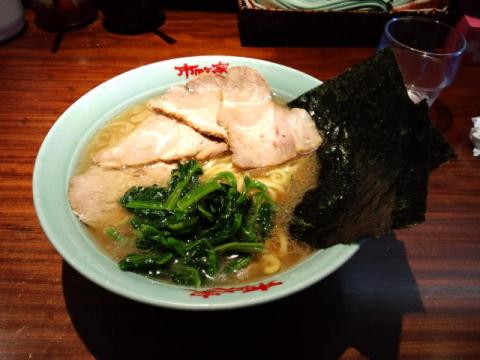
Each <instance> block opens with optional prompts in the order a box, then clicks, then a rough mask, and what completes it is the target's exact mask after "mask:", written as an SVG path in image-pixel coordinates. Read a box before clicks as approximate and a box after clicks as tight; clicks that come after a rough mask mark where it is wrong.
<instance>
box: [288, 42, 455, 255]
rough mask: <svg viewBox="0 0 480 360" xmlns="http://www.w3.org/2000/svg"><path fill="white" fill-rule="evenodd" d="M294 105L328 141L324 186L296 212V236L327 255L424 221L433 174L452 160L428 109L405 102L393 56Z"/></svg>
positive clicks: (322, 155)
mask: <svg viewBox="0 0 480 360" xmlns="http://www.w3.org/2000/svg"><path fill="white" fill-rule="evenodd" d="M289 105H290V106H292V107H301V108H304V109H306V110H307V111H308V112H309V113H310V114H312V117H313V119H314V120H315V123H316V126H317V128H318V130H319V131H320V132H321V133H322V135H323V138H324V140H325V143H324V144H323V145H322V146H321V147H320V148H319V149H318V150H317V154H318V158H319V160H320V162H321V164H322V169H321V173H320V175H319V186H318V187H317V188H316V189H314V190H311V191H308V192H307V193H306V194H305V196H304V197H303V200H302V202H301V203H300V204H299V205H298V206H297V207H296V209H295V212H294V217H293V220H292V222H291V224H290V231H291V233H292V235H293V236H294V237H296V238H297V239H300V240H304V241H306V242H308V243H310V244H312V245H314V246H315V247H317V248H322V247H328V246H331V245H334V244H337V243H351V242H355V241H357V240H358V239H360V238H362V237H366V236H380V235H383V234H385V233H386V232H388V231H390V230H391V229H392V228H399V227H405V226H411V225H415V224H418V223H419V222H421V221H423V219H424V213H425V207H426V196H427V183H428V174H429V171H431V170H432V169H434V168H435V167H437V166H439V165H440V164H441V163H443V162H445V161H447V160H449V159H451V158H452V157H453V156H454V153H453V151H452V150H451V148H450V146H449V145H448V143H446V141H445V140H444V139H443V137H442V136H441V135H440V134H439V133H438V132H437V131H436V129H435V128H434V127H433V126H432V124H431V122H430V120H429V117H428V107H427V106H426V104H425V103H420V104H418V105H415V104H414V103H413V102H412V101H411V100H410V98H409V97H408V94H407V92H406V90H405V86H404V83H403V80H402V76H401V73H400V71H399V69H398V65H397V63H396V60H395V56H394V54H393V52H392V50H391V49H388V48H387V49H385V50H384V51H382V52H379V53H377V54H376V55H375V56H373V57H372V58H370V59H368V60H367V61H365V62H363V63H361V64H359V65H356V66H354V67H352V68H351V69H349V70H347V71H346V72H344V73H343V74H340V75H339V76H337V77H335V78H333V79H331V80H328V81H326V82H325V83H324V84H322V85H320V86H318V87H316V88H314V89H312V90H310V91H308V92H307V93H305V94H303V95H301V96H300V97H299V98H298V99H296V100H294V101H292V102H291V103H290V104H289Z"/></svg>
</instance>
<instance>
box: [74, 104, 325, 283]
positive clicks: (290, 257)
mask: <svg viewBox="0 0 480 360" xmlns="http://www.w3.org/2000/svg"><path fill="white" fill-rule="evenodd" d="M152 113H153V112H152V111H151V110H150V109H149V108H148V107H147V106H146V103H142V104H138V105H134V106H132V107H131V108H129V109H127V110H125V111H123V112H122V113H120V114H118V115H117V116H115V117H114V118H113V119H112V120H111V121H110V122H108V123H107V124H106V125H105V126H104V127H103V128H102V129H100V130H99V131H98V132H97V133H96V134H95V135H94V137H93V139H92V140H91V141H90V143H89V144H88V145H87V147H86V150H85V152H84V153H83V155H82V157H81V159H80V161H79V165H78V167H77V171H76V173H77V174H81V173H83V172H84V171H86V170H87V169H88V168H89V167H90V166H92V165H93V162H92V155H93V154H95V153H96V152H98V151H99V150H101V149H104V148H107V147H110V146H112V145H114V144H116V143H117V142H118V141H119V140H120V139H121V138H123V137H124V136H126V135H127V134H129V133H130V132H131V131H132V130H133V129H135V127H136V126H137V125H138V124H140V123H141V122H142V121H143V120H144V119H146V118H147V117H148V116H150V115H152ZM222 162H223V163H224V164H225V165H226V166H227V168H226V169H225V168H224V167H225V166H223V165H222ZM219 164H220V169H219V171H217V173H218V172H220V171H225V170H226V171H231V172H233V173H234V174H235V175H236V176H237V177H238V179H241V178H242V177H243V176H245V175H248V176H250V177H251V178H254V179H257V180H259V181H261V182H263V183H264V184H265V185H267V187H269V189H270V190H271V194H272V198H273V199H274V201H275V203H276V205H277V213H276V216H275V226H274V228H273V230H272V233H271V236H270V237H269V238H268V239H267V240H266V242H265V252H266V254H268V255H269V256H270V255H273V257H274V258H276V259H278V260H279V261H280V263H281V268H280V271H284V270H285V269H287V268H289V267H291V266H292V265H294V264H296V263H297V262H299V261H300V260H301V259H302V258H304V257H306V256H307V255H309V254H310V253H311V252H312V249H311V247H310V246H308V245H307V244H305V243H303V242H299V241H296V240H294V239H292V238H291V237H290V236H289V232H288V223H289V221H290V219H291V216H292V213H293V210H294V208H295V206H296V205H297V204H298V203H299V202H300V201H301V199H302V197H303V195H304V193H305V192H306V191H308V190H309V189H312V188H314V187H316V185H317V183H316V182H317V179H318V175H319V171H320V168H319V163H318V161H317V157H316V153H315V152H312V153H311V154H309V155H306V156H301V157H298V158H296V159H293V160H291V161H289V162H287V163H285V164H283V165H280V166H276V167H273V168H269V169H254V170H248V171H245V170H241V169H238V168H236V167H235V166H234V165H232V164H231V163H229V156H224V157H222V158H221V159H220V160H218V159H214V160H208V161H205V162H204V163H203V166H204V175H203V176H202V178H201V179H202V180H206V178H209V177H211V176H213V175H214V173H212V171H213V170H214V169H215V168H216V167H218V166H219ZM222 166H223V167H222ZM277 177H278V178H279V179H280V184H277V183H275V182H276V178H277ZM269 183H270V184H269ZM123 211H124V212H125V218H124V219H123V220H122V221H121V222H120V223H118V224H101V225H99V226H97V227H91V226H89V227H88V230H89V231H90V233H91V234H92V236H93V238H94V239H95V241H96V243H97V244H98V245H99V246H100V248H101V249H102V250H103V251H104V252H106V253H107V254H108V255H109V256H110V257H111V258H112V259H113V260H115V261H119V260H121V259H123V258H124V257H125V256H127V255H128V254H130V253H132V252H134V251H136V250H137V249H136V247H135V236H134V234H133V231H132V228H131V226H130V219H131V215H130V214H129V213H128V212H127V211H125V210H123ZM112 226H113V227H115V229H116V230H117V231H118V233H119V234H121V235H122V241H117V240H114V239H112V237H110V236H108V235H106V234H105V229H106V228H109V227H112ZM268 260H269V257H268V256H265V255H256V256H255V258H254V260H253V261H252V263H251V264H250V265H249V266H248V267H246V268H244V269H243V270H240V271H239V272H237V273H236V274H228V275H226V274H221V273H220V274H219V275H218V276H217V278H216V279H215V282H216V283H222V284H226V283H238V282H246V281H252V280H258V279H261V278H263V277H266V276H270V275H271V274H268V273H266V271H265V263H266V261H267V262H268Z"/></svg>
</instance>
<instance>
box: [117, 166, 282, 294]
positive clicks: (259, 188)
mask: <svg viewBox="0 0 480 360" xmlns="http://www.w3.org/2000/svg"><path fill="white" fill-rule="evenodd" d="M201 174H202V169H201V167H200V165H199V164H198V162H196V161H193V160H191V161H187V162H185V163H181V164H179V167H178V168H177V169H176V170H173V171H172V177H171V180H170V182H169V184H168V185H167V187H160V186H158V185H153V186H149V187H141V186H136V187H132V188H131V189H129V190H128V191H127V192H126V193H125V194H124V195H123V196H122V198H121V199H120V204H121V205H122V206H123V207H124V208H125V209H126V210H127V211H129V212H130V213H132V214H133V215H134V216H133V218H132V220H131V225H132V227H133V229H134V233H135V234H136V235H137V238H136V246H137V248H138V250H139V251H138V252H136V253H133V254H130V255H128V256H127V257H126V258H125V259H123V260H122V261H120V263H119V266H120V268H121V269H122V270H126V271H134V272H137V273H141V274H145V275H152V276H155V275H159V276H161V277H162V278H168V279H170V280H172V281H173V282H175V283H178V284H183V285H193V286H197V287H198V286H201V285H202V284H203V283H205V281H207V280H212V279H214V278H215V277H216V276H217V275H218V273H219V271H220V269H223V270H222V271H223V272H227V273H228V272H235V271H238V270H239V269H241V268H243V267H245V266H247V265H248V263H249V262H250V259H251V256H252V254H256V253H261V252H262V251H263V249H264V240H265V238H266V237H267V236H268V235H269V234H270V232H271V229H272V227H273V216H274V213H275V211H276V208H275V204H274V203H273V201H272V199H271V197H270V195H269V194H268V189H267V187H266V186H265V185H264V184H262V183H260V182H258V181H256V180H252V179H250V178H248V177H245V179H244V190H243V191H242V192H240V191H238V190H237V179H236V177H235V175H233V174H232V173H230V172H222V173H219V174H217V175H216V176H215V177H214V178H212V179H210V180H208V181H206V182H203V183H202V182H200V180H199V177H200V175H201ZM232 256H233V257H235V258H237V259H239V260H237V261H235V262H232V261H231V260H230V259H231V258H232Z"/></svg>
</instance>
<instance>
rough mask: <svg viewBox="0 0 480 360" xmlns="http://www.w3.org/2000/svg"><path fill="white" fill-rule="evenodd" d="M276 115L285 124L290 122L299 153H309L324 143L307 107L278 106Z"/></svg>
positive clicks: (289, 125)
mask: <svg viewBox="0 0 480 360" xmlns="http://www.w3.org/2000/svg"><path fill="white" fill-rule="evenodd" d="M275 109H276V116H277V117H278V119H279V121H280V122H281V123H282V124H284V123H285V122H286V123H288V127H289V128H290V131H291V134H292V136H293V140H294V142H295V150H296V152H297V154H308V153H310V152H312V151H314V150H316V149H317V148H318V147H319V146H320V145H321V144H322V138H321V136H320V134H319V133H318V130H317V127H316V125H315V122H314V121H313V120H312V118H311V117H310V115H309V114H308V112H307V111H306V110H305V109H299V108H289V107H287V106H277V107H276V108H275Z"/></svg>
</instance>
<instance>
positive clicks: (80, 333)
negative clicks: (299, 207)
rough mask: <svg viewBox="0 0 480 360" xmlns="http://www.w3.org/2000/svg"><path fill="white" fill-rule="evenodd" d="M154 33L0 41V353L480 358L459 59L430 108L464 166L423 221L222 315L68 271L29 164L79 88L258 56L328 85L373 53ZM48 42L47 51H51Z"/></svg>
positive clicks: (469, 95) (97, 26) (218, 24)
mask: <svg viewBox="0 0 480 360" xmlns="http://www.w3.org/2000/svg"><path fill="white" fill-rule="evenodd" d="M166 14H167V19H166V22H165V24H164V25H163V26H162V27H161V31H162V32H163V33H164V35H165V34H166V35H167V36H168V37H170V38H171V39H170V40H172V39H173V40H175V41H174V42H173V41H165V40H166V39H167V40H168V38H166V36H163V38H162V36H158V34H154V33H147V34H141V35H118V34H113V33H109V32H107V31H106V30H105V29H104V28H103V26H102V23H101V21H100V20H97V21H95V22H94V23H92V24H91V25H89V26H87V27H84V28H82V29H78V30H75V31H71V32H67V33H65V35H64V37H63V41H61V43H60V44H59V43H58V42H57V44H56V47H57V49H52V48H54V47H55V46H54V43H55V37H56V35H55V34H54V33H49V32H46V31H44V30H41V29H39V28H38V27H37V26H36V25H35V23H34V21H33V15H32V14H31V13H29V12H27V22H28V27H27V28H26V29H25V31H24V32H23V33H22V34H21V35H19V36H18V37H17V38H15V39H13V40H11V41H9V42H8V43H5V44H1V45H0V358H1V359H30V358H31V359H37V358H44V359H67V358H68V359H70V358H80V359H83V358H100V359H108V358H132V359H133V358H134V359H137V358H159V359H160V358H164V357H165V356H172V354H173V353H172V351H175V356H177V358H199V357H202V358H203V357H204V356H209V357H212V358H246V357H247V356H249V358H250V357H251V356H257V355H259V356H268V358H272V359H273V358H283V357H284V356H285V355H286V354H289V353H292V354H294V356H296V357H297V358H315V359H339V358H341V359H359V358H368V359H396V358H402V359H413V358H415V359H479V358H480V159H475V158H474V157H473V156H472V146H471V143H470V141H469V139H468V134H469V130H470V127H471V117H472V116H477V115H480V86H479V84H480V66H473V65H466V64H464V65H462V66H461V68H460V71H459V73H458V77H457V79H456V81H455V83H454V84H453V85H452V86H451V87H449V88H447V89H446V90H445V91H444V92H443V93H442V94H441V95H440V98H439V100H438V101H437V102H436V104H435V105H434V107H433V109H432V111H433V112H434V115H435V117H436V123H437V124H438V126H439V129H440V130H441V131H442V132H443V135H444V136H445V137H446V139H447V140H448V141H449V142H450V144H451V145H452V147H453V148H454V150H455V152H456V153H457V154H458V159H457V160H455V161H452V162H450V163H448V164H446V165H444V166H442V167H441V168H439V169H438V170H436V171H435V172H434V173H433V174H432V175H431V177H430V184H429V195H428V212H427V214H426V221H425V223H423V224H421V225H420V226H417V227H414V228H411V229H407V230H402V231H396V232H395V233H394V234H391V235H389V236H386V237H384V238H381V239H378V240H370V241H367V242H366V243H365V244H364V246H363V247H362V248H361V249H360V250H359V251H358V253H357V254H356V255H355V256H354V257H353V258H352V259H351V260H350V261H349V262H347V264H345V265H344V266H343V267H342V268H340V269H339V270H337V271H336V272H335V273H333V274H332V275H330V276H329V277H328V278H326V279H324V280H322V281H321V282H319V283H317V284H316V285H314V286H312V287H310V288H308V289H306V290H304V291H302V292H300V293H297V294H295V295H292V296H290V297H288V298H285V299H282V300H279V301H275V302H273V303H269V304H265V305H261V306H256V307H252V308H246V309H240V310H234V311H222V312H213V313H212V312H208V313H206V312H200V313H199V312H185V311H175V310H168V309H162V308H156V307H152V306H147V305H143V304H140V303H136V302H133V301H130V300H127V299H124V298H122V297H119V296H117V295H114V294H112V293H110V292H108V291H107V290H104V289H102V288H100V287H98V286H97V285H95V284H93V283H92V282H90V281H89V280H87V279H86V278H84V277H83V276H82V275H80V274H79V273H77V272H76V271H75V270H73V269H72V268H71V267H70V266H69V265H67V264H66V263H65V262H64V261H63V260H62V258H61V257H60V255H58V253H57V252H56V251H55V250H54V248H53V247H52V245H51V244H50V242H49V241H48V239H47V237H46V236H45V235H44V233H43V232H42V229H41V227H40V225H39V222H38V220H37V217H36V214H35V210H34V207H33V201H32V191H31V187H32V173H33V165H34V161H35V157H36V155H37V151H38V149H39V147H40V145H41V143H42V141H43V139H44V137H45V135H46V134H47V132H48V130H49V129H50V127H51V126H52V125H53V124H54V123H55V121H56V119H57V118H58V117H59V116H60V115H61V114H62V112H64V111H65V110H66V109H67V107H68V106H69V105H71V104H72V103H73V102H74V101H75V100H77V99H78V98H79V97H81V96H82V95H83V94H84V93H85V92H87V91H88V90H90V89H92V88H93V87H95V86H97V85H98V84H100V83H102V82H103V81H105V80H107V79H109V78H111V77H113V76H115V75H118V74H120V73H122V72H124V71H127V70H130V69H133V68H135V67H138V66H141V65H144V64H148V63H152V62H156V61H160V60H164V59H170V58H175V57H181V56H190V55H207V54H223V55H238V56H246V57H253V58H259V59H265V60H269V61H273V62H276V63H280V64H283V65H286V66H290V67H293V68H295V69H298V70H301V71H303V72H305V73H307V74H310V75H313V76H315V77H317V78H318V79H328V78H330V77H332V76H334V75H336V74H338V73H340V72H342V71H343V70H345V69H346V68H348V67H349V66H351V65H353V64H355V63H358V62H360V61H362V60H364V59H366V58H367V57H368V56H370V55H371V54H373V52H374V49H372V48H318V47H311V48H293V47H290V48H281V47H276V48H275V47H242V46H241V44H240V40H239V34H238V30H237V17H236V14H235V13H234V12H200V11H177V10H175V11H173V10H172V11H167V12H166ZM52 50H56V51H52Z"/></svg>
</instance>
